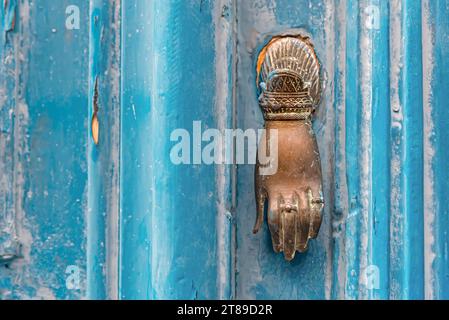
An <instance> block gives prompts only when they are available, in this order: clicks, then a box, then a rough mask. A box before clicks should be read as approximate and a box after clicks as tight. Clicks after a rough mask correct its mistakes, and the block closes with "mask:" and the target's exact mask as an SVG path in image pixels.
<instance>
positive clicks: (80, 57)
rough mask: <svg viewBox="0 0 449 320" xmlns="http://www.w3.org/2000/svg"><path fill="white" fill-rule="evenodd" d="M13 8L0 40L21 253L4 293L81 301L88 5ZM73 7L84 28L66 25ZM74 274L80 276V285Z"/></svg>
mask: <svg viewBox="0 0 449 320" xmlns="http://www.w3.org/2000/svg"><path fill="white" fill-rule="evenodd" d="M8 3H11V4H14V5H15V4H17V7H16V8H15V11H14V12H15V13H16V15H15V19H14V20H13V21H15V23H14V24H12V25H10V29H11V30H10V31H8V32H7V34H5V33H3V34H2V35H1V37H2V38H3V37H4V36H6V38H7V41H12V42H11V43H12V44H13V46H14V53H12V52H10V53H8V56H9V59H12V60H10V61H11V62H12V63H13V64H15V67H14V69H11V73H10V74H9V77H11V78H10V79H14V80H13V81H14V88H13V90H12V91H11V92H7V94H8V97H9V98H8V99H12V100H11V101H13V103H12V104H11V105H10V107H12V111H11V112H12V119H13V121H14V138H13V139H14V160H13V161H14V169H13V176H14V184H13V193H14V200H13V201H14V211H15V219H16V225H17V237H18V241H19V242H20V244H21V252H20V258H19V259H16V260H14V261H13V262H12V263H11V264H10V265H9V266H7V267H6V266H4V265H2V266H0V268H1V273H0V287H1V288H2V289H1V290H0V291H1V292H0V295H1V298H2V299H14V298H15V299H19V298H22V299H25V298H37V299H39V298H47V299H52V298H60V299H69V298H71V299H78V298H81V297H84V296H85V281H84V276H85V270H86V260H85V254H86V247H85V245H86V237H85V233H84V230H85V229H84V228H85V216H84V214H85V208H86V192H85V190H86V180H87V171H86V167H87V166H86V160H85V155H86V136H85V132H86V108H87V99H86V97H87V94H86V92H87V87H86V82H85V79H86V76H87V72H86V71H87V70H88V69H87V61H88V59H87V51H86V50H85V48H86V47H87V44H88V36H87V35H88V30H87V27H86V26H87V25H88V22H87V16H88V7H87V4H86V2H85V1H65V0H64V1H57V2H56V1H50V0H44V1H40V2H39V4H37V3H36V2H34V1H28V0H20V1H9V2H8ZM3 5H4V3H2V6H3ZM69 5H76V6H77V7H78V8H79V9H80V13H81V15H80V19H81V21H80V22H81V23H80V29H79V30H78V29H76V30H68V29H67V28H66V23H65V22H66V7H67V6H69ZM2 22H3V21H2ZM3 30H4V29H3ZM5 62H6V63H8V61H4V60H3V61H2V62H1V63H5ZM3 90H4V89H3ZM70 266H72V267H73V268H72V269H68V267H70ZM67 270H74V271H76V272H75V274H67V273H66V271H67ZM71 275H72V276H75V277H76V276H79V279H80V283H79V285H78V283H77V281H74V282H71V281H72V280H76V279H73V278H69V276H71ZM67 281H68V282H67ZM67 283H70V284H71V285H67ZM72 285H73V286H72Z"/></svg>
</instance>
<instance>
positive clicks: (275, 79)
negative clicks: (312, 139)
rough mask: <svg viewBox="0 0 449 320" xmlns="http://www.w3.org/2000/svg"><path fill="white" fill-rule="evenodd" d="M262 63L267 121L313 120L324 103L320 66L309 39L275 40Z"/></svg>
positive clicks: (262, 103)
mask: <svg viewBox="0 0 449 320" xmlns="http://www.w3.org/2000/svg"><path fill="white" fill-rule="evenodd" d="M266 48H267V49H265V50H264V51H263V52H262V53H261V55H260V57H259V59H260V60H259V61H258V86H259V90H260V92H261V94H260V96H259V105H260V108H261V109H262V112H263V115H264V119H265V120H266V121H276V120H309V119H311V117H312V114H313V112H314V111H315V106H317V105H318V104H319V99H320V93H321V88H320V77H319V70H320V64H319V61H318V58H317V57H316V55H315V52H314V49H313V46H312V44H311V43H310V42H309V39H308V38H301V37H296V38H295V37H285V38H275V39H273V40H272V41H271V42H270V43H269V44H268V45H267V46H266Z"/></svg>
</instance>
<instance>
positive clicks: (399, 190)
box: [0, 0, 449, 299]
mask: <svg viewBox="0 0 449 320" xmlns="http://www.w3.org/2000/svg"><path fill="white" fill-rule="evenodd" d="M5 4H6V5H5ZM69 5H76V6H78V8H79V9H80V28H79V29H75V30H68V29H67V28H66V25H65V24H66V19H67V13H66V8H67V6H69ZM448 12H449V1H447V0H435V1H431V0H423V1H408V0H392V1H388V2H387V1H380V0H363V1H352V0H336V1H333V2H332V1H311V0H310V1H308V0H257V1H235V0H202V1H201V0H188V1H174V0H173V1H130V0H129V1H128V0H122V1H118V0H91V1H88V2H86V1H71V2H68V1H65V0H64V1H50V0H43V1H40V2H39V4H36V3H35V2H33V1H30V0H16V1H13V0H9V1H7V2H5V3H3V5H1V6H0V13H1V14H0V18H1V20H0V22H1V24H0V44H1V45H0V58H1V61H0V71H1V74H0V126H1V127H0V148H1V150H2V152H1V153H0V298H1V299H13V298H58V299H81V298H90V299H103V298H111V299H116V298H120V299H162V298H164V299H178V298H183V299H212V298H219V299H232V298H242V299H243V298H244V299H379V298H380V299H388V298H391V299H420V298H428V299H434V298H439V299H447V298H449V286H448V283H449V281H448V280H449V279H448V268H449V257H448V254H447V252H448V250H447V246H448V244H449V238H448V236H447V234H448V230H447V229H448V217H449V207H448V204H447V202H446V201H445V200H446V199H447V197H448V196H449V194H448V192H449V191H448V190H449V185H448V184H449V182H448V181H449V177H448V172H449V170H448V166H447V164H446V161H445V160H446V159H447V158H448V156H449V154H448V150H449V147H448V141H447V140H448V139H446V136H447V134H446V128H447V127H448V125H449V123H448V119H449V115H448V114H447V113H448V111H447V109H448V108H447V106H446V104H447V103H446V100H447V99H445V95H446V92H448V90H449V83H448V80H447V74H446V72H447V69H448V66H447V63H448V62H447V61H448V54H449V42H448V30H449V25H448V21H449V19H448V18H449V17H448ZM286 32H288V33H297V32H300V33H302V34H307V35H310V36H311V38H312V41H313V43H314V45H315V47H316V50H317V54H318V57H319V59H320V62H321V64H322V67H323V72H322V74H323V79H324V88H325V89H324V93H323V100H322V103H321V105H320V108H319V110H318V112H317V115H316V119H315V122H314V129H315V131H316V134H317V138H318V144H319V147H320V153H321V157H322V166H323V175H324V176H323V183H324V185H323V187H324V197H325V201H326V209H325V216H324V222H323V226H322V229H321V231H320V236H319V238H318V239H317V240H315V241H313V242H312V243H311V246H310V250H309V251H308V252H307V253H306V254H301V255H298V256H297V258H296V259H295V260H294V261H293V262H291V263H287V262H285V261H284V260H283V257H282V255H276V254H274V253H273V252H272V249H271V243H270V237H269V234H268V230H267V227H266V226H265V227H264V230H263V232H262V233H260V234H258V235H253V234H252V233H251V231H252V225H253V222H254V219H255V216H256V213H255V203H254V189H253V188H254V186H253V174H254V167H253V166H251V165H238V166H232V165H206V164H204V163H192V164H188V165H175V164H173V163H172V161H171V159H170V151H171V148H172V147H173V146H174V145H175V144H176V142H177V141H171V140H170V136H171V134H172V132H173V131H174V130H175V129H184V130H185V131H184V133H188V134H189V135H190V139H191V140H190V142H191V144H192V139H194V135H195V134H197V133H198V132H194V131H195V130H194V128H193V126H194V121H201V128H202V130H205V129H206V128H216V129H219V130H224V129H226V128H241V129H248V128H261V127H262V125H263V121H262V114H261V112H260V110H259V107H258V105H257V96H256V88H255V60H256V58H257V55H258V53H259V51H260V49H261V48H262V47H263V45H264V44H265V43H266V42H267V41H268V40H269V39H270V37H271V36H273V35H276V34H279V33H286ZM95 111H96V112H97V117H98V121H99V128H100V129H99V143H98V144H95V143H94V141H93V137H92V132H91V129H92V127H91V120H92V115H93V113H94V112H95ZM175 140H176V139H175ZM207 143H208V141H202V143H201V145H200V144H195V143H193V144H194V146H193V145H192V148H197V149H199V148H200V147H204V146H205V145H206V144H207ZM191 156H192V157H191V159H190V160H191V161H192V162H193V161H194V160H195V159H193V155H191ZM196 160H198V159H196ZM67 267H69V269H67ZM74 267H75V269H73V268H74ZM67 270H69V271H70V270H71V271H73V270H78V271H79V276H80V282H79V286H78V287H77V288H73V285H74V283H75V282H72V280H74V278H73V277H72V276H74V275H75V274H73V273H72V274H71V273H66V271H67Z"/></svg>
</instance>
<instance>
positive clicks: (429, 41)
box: [423, 0, 449, 299]
mask: <svg viewBox="0 0 449 320" xmlns="http://www.w3.org/2000/svg"><path fill="white" fill-rule="evenodd" d="M448 8H449V2H448V1H446V0H438V1H424V5H423V10H424V12H423V17H424V21H423V44H424V48H423V49H424V54H423V59H424V74H425V77H424V113H425V114H424V116H425V122H424V127H425V131H424V132H425V135H424V137H425V142H424V145H425V149H424V151H425V153H424V156H425V160H426V162H425V164H426V167H425V168H426V175H425V180H424V182H425V192H426V193H425V203H426V206H425V214H426V215H425V219H426V229H425V230H426V232H427V233H426V235H425V236H426V238H425V241H426V278H425V283H426V298H429V299H431V298H433V299H448V298H449V281H448V280H449V279H448V278H449V275H448V271H447V266H448V265H449V255H448V246H449V236H448V235H449V232H448V229H449V227H448V226H449V205H448V203H447V199H448V197H449V170H448V168H449V166H448V164H447V159H448V157H449V147H448V139H447V130H448V128H449V114H448V113H449V110H448V108H447V92H448V90H449V79H448V77H447V70H448V67H449V66H448V55H449V41H448V36H449V24H448V21H449V20H448V19H449V13H448V12H449V11H448Z"/></svg>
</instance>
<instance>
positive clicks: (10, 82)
mask: <svg viewBox="0 0 449 320" xmlns="http://www.w3.org/2000/svg"><path fill="white" fill-rule="evenodd" d="M16 15H17V2H16V1H11V2H8V3H5V5H2V6H0V35H1V37H0V44H1V45H0V61H1V63H0V150H1V153H0V172H1V176H0V264H4V263H8V262H10V261H11V260H13V259H16V258H17V257H18V255H19V254H20V252H19V249H20V248H19V242H18V241H17V230H16V229H17V227H16V223H17V221H16V214H15V208H14V203H15V201H14V106H15V104H16V96H15V95H14V92H15V88H16V68H17V63H16V61H17V56H16V51H18V50H19V48H18V45H17V41H16V38H17V36H16V34H17V32H14V29H15V19H16ZM0 296H1V292H0Z"/></svg>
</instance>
